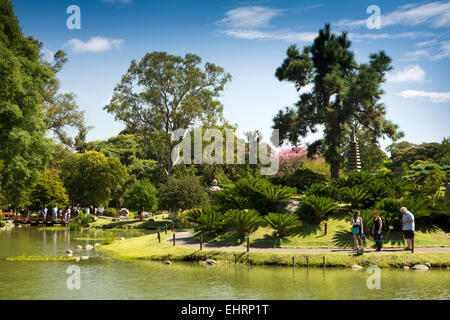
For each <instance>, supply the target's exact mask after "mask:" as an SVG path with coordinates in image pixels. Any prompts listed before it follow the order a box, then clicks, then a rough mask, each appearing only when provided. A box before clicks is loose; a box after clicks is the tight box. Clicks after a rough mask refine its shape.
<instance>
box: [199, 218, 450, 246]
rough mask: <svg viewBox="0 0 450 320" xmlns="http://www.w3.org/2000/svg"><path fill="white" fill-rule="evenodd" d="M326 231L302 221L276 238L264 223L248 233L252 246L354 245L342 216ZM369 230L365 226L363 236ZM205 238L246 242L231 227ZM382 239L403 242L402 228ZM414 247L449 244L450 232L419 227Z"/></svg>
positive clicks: (331, 221)
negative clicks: (287, 233)
mask: <svg viewBox="0 0 450 320" xmlns="http://www.w3.org/2000/svg"><path fill="white" fill-rule="evenodd" d="M327 223H328V227H327V229H328V231H327V235H324V228H325V227H324V225H312V224H304V225H303V226H301V227H298V228H297V229H296V230H295V232H294V234H293V235H292V236H290V237H289V238H287V239H284V240H282V241H278V240H277V239H276V238H275V237H274V235H273V230H271V229H269V228H267V227H260V228H259V229H258V230H257V231H256V232H255V233H253V234H252V235H251V236H250V245H251V246H252V247H260V248H267V247H285V248H350V247H352V246H353V237H352V235H351V233H350V224H349V221H348V219H347V218H345V217H330V219H329V220H328V222H327ZM368 231H371V230H365V233H366V236H368V234H369V233H370V232H368ZM204 238H205V239H206V240H208V241H214V242H220V243H223V244H224V245H244V244H245V243H244V242H242V241H240V240H238V239H239V235H238V234H237V233H236V232H234V231H228V232H225V233H223V234H221V235H219V237H217V238H215V239H212V237H210V239H208V237H207V236H205V237H204ZM384 239H385V240H389V241H388V242H387V243H385V244H384V246H385V247H398V246H404V241H403V234H402V232H399V231H396V232H390V233H389V234H387V232H386V231H384ZM373 245H374V242H373V241H371V236H369V239H368V241H366V247H371V246H373ZM415 246H416V247H421V246H422V247H430V246H450V234H449V233H446V232H444V231H443V230H441V229H439V228H432V229H429V230H418V231H416V232H415Z"/></svg>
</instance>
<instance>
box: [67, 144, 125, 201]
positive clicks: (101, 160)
mask: <svg viewBox="0 0 450 320" xmlns="http://www.w3.org/2000/svg"><path fill="white" fill-rule="evenodd" d="M61 175H62V178H63V181H64V185H65V186H66V188H67V189H68V190H69V195H70V199H71V200H72V201H75V202H78V203H80V204H81V205H82V206H90V205H95V206H100V205H106V204H107V203H108V202H109V201H110V200H111V199H112V196H113V192H115V191H119V190H120V189H121V188H122V185H123V184H124V183H125V181H126V179H127V170H126V168H125V167H124V166H123V165H122V164H121V163H120V161H119V160H117V159H116V158H112V157H106V156H105V155H104V154H103V153H100V152H96V151H87V152H85V153H75V154H71V155H70V156H68V157H67V158H65V159H64V160H63V163H62V164H61Z"/></svg>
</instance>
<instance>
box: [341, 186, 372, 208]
mask: <svg viewBox="0 0 450 320" xmlns="http://www.w3.org/2000/svg"><path fill="white" fill-rule="evenodd" d="M339 193H340V197H341V199H342V200H343V201H345V202H350V204H351V207H352V208H355V209H359V208H360V205H361V203H362V202H363V201H364V200H366V199H368V198H369V196H368V192H367V189H365V188H364V187H360V186H355V187H352V188H349V187H345V188H342V189H340V190H339Z"/></svg>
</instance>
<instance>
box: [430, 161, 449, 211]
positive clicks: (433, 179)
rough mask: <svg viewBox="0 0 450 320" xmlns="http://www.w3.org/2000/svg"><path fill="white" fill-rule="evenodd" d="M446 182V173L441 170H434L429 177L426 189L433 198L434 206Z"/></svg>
mask: <svg viewBox="0 0 450 320" xmlns="http://www.w3.org/2000/svg"><path fill="white" fill-rule="evenodd" d="M446 180H447V179H446V176H445V173H444V172H443V171H442V170H439V169H434V170H432V171H431V172H430V174H429V175H428V177H427V180H426V181H425V185H424V188H425V190H426V191H427V193H428V194H429V195H430V196H431V202H432V203H433V205H434V203H435V197H436V193H438V192H439V190H440V189H441V187H442V186H444V183H445V182H446Z"/></svg>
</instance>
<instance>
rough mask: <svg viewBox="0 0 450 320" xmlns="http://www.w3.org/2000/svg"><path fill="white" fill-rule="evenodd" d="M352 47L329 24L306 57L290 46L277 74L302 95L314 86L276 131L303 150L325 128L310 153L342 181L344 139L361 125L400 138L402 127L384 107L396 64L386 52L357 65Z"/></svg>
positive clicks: (280, 117) (277, 121)
mask: <svg viewBox="0 0 450 320" xmlns="http://www.w3.org/2000/svg"><path fill="white" fill-rule="evenodd" d="M350 46H351V42H350V41H349V40H348V38H347V34H346V33H345V32H344V33H342V34H341V35H340V36H337V35H335V34H334V33H332V32H331V30H330V26H329V25H325V28H324V29H322V30H320V31H319V35H318V37H317V38H316V39H315V40H314V43H313V44H312V45H311V46H306V47H304V49H303V51H302V52H301V53H300V51H299V50H298V49H297V48H296V47H295V46H290V47H289V48H288V50H287V58H286V59H285V60H284V62H283V63H282V65H281V66H280V67H279V68H278V69H277V70H276V73H275V75H276V77H277V78H278V80H280V81H283V80H287V81H290V82H293V83H294V84H295V86H296V88H297V90H300V89H301V88H303V87H305V86H307V85H309V84H312V85H313V90H312V92H311V93H304V94H302V95H301V96H300V100H299V101H298V102H297V104H296V109H293V108H286V109H284V110H280V111H279V113H278V114H277V115H276V116H275V118H274V125H273V128H275V129H279V133H280V141H281V142H284V141H285V140H289V141H290V142H291V143H293V144H294V145H297V144H298V143H299V138H300V137H305V136H306V135H307V134H308V133H309V132H313V133H314V132H316V131H317V126H318V125H324V127H325V128H324V138H323V139H320V140H317V141H315V142H313V143H312V144H311V145H309V146H308V153H309V154H310V155H312V154H316V153H321V154H323V155H324V157H325V159H326V161H327V162H328V163H330V173H331V177H332V178H338V177H339V168H340V165H341V163H342V145H343V142H344V137H345V136H348V135H349V133H350V130H351V128H353V126H354V125H355V124H357V125H359V126H361V127H362V128H363V129H364V130H369V131H370V132H371V134H372V136H373V137H375V138H379V137H382V136H384V135H387V136H389V137H391V138H396V129H397V126H396V125H394V124H393V123H391V122H389V121H387V120H386V119H385V118H384V115H385V113H386V110H385V106H384V105H383V104H382V103H381V102H380V98H381V95H382V94H383V90H382V89H381V84H382V83H383V82H385V75H386V72H388V71H390V70H391V69H392V67H391V65H390V63H391V59H390V58H389V57H388V56H387V55H386V54H385V53H384V51H380V52H379V53H376V54H371V55H370V58H369V62H368V63H366V64H357V63H356V62H355V60H354V54H353V52H352V51H350Z"/></svg>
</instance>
